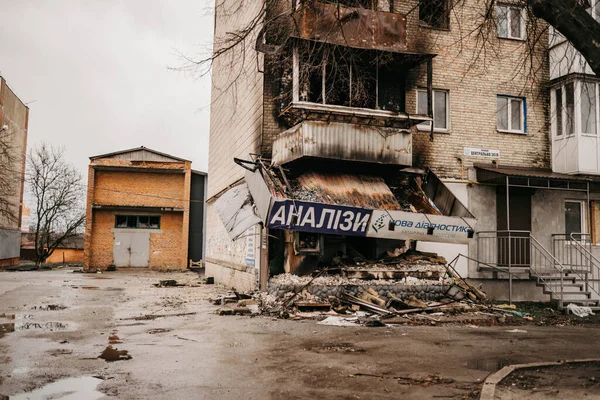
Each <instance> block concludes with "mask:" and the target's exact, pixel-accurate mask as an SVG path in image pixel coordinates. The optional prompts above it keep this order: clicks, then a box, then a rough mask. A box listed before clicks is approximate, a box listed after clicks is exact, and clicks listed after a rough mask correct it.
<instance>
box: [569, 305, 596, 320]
mask: <svg viewBox="0 0 600 400" xmlns="http://www.w3.org/2000/svg"><path fill="white" fill-rule="evenodd" d="M567 310H568V311H569V312H570V313H573V314H574V315H577V316H578V317H580V318H584V317H588V316H590V315H594V312H593V311H592V309H591V307H584V306H578V305H576V304H573V303H569V305H567Z"/></svg>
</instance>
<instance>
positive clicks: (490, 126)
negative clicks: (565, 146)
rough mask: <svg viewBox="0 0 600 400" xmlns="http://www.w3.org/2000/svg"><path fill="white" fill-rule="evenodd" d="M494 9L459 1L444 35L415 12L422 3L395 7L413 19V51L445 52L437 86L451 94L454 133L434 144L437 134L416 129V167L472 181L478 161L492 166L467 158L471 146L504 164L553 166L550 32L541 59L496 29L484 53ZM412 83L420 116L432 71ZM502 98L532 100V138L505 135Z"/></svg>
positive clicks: (411, 96) (412, 100)
mask: <svg viewBox="0 0 600 400" xmlns="http://www.w3.org/2000/svg"><path fill="white" fill-rule="evenodd" d="M487 3H488V2H482V1H479V0H465V1H462V2H459V4H458V5H456V6H455V8H454V9H453V11H452V13H451V17H450V30H449V31H443V30H433V29H428V28H425V27H421V26H419V13H418V10H415V11H413V12H412V13H409V11H410V10H411V9H413V7H414V6H416V4H417V2H416V1H415V0H412V1H403V2H395V4H396V8H397V11H399V12H402V13H409V14H408V18H407V45H408V50H409V51H424V52H427V53H432V54H437V56H436V57H435V58H434V59H433V87H434V89H436V88H437V89H445V90H449V98H450V108H449V111H450V129H449V130H448V132H447V133H435V134H434V141H430V140H429V132H423V131H418V130H417V129H416V128H413V130H412V133H413V163H414V165H416V166H429V167H431V168H433V169H434V170H435V171H436V172H438V173H439V174H440V175H441V176H443V177H451V178H460V179H466V177H467V176H466V171H467V168H468V167H471V166H472V165H473V162H489V161H490V159H486V158H479V157H471V156H467V157H466V156H464V148H465V147H473V148H484V149H494V150H500V159H499V160H498V162H499V163H500V164H503V165H516V166H523V167H544V168H549V167H550V141H549V135H548V111H547V108H546V107H547V103H548V101H549V98H548V93H547V91H546V89H545V84H546V83H547V80H548V74H549V72H548V71H549V70H548V60H547V56H546V51H547V38H546V34H545V33H542V34H541V38H540V40H539V41H538V43H537V45H536V46H535V47H534V49H533V57H528V56H527V53H528V52H529V50H530V49H529V46H528V44H527V43H526V42H524V41H517V40H507V39H501V38H498V37H497V34H496V31H495V30H494V29H492V30H491V31H490V32H489V37H488V39H487V42H486V43H485V49H484V47H482V42H481V37H478V35H477V32H478V31H477V26H478V24H480V23H481V21H482V17H481V16H482V15H484V13H485V7H486V5H487ZM537 23H538V24H541V25H542V27H543V26H544V24H543V23H542V22H539V21H538V22H537ZM531 27H532V24H531V23H529V29H531ZM471 32H475V33H471ZM408 83H409V85H408V86H407V99H406V101H407V110H408V111H409V112H415V111H416V88H417V87H421V88H423V87H426V67H425V66H424V65H423V66H422V67H421V68H420V69H419V70H417V71H415V73H413V75H412V76H411V78H410V79H409V82H408ZM498 94H504V95H512V96H520V97H525V98H526V100H527V134H525V135H520V134H512V133H501V132H498V131H497V129H496V125H497V123H496V119H497V117H496V95H498Z"/></svg>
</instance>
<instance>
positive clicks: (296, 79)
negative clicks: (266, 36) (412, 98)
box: [292, 46, 407, 116]
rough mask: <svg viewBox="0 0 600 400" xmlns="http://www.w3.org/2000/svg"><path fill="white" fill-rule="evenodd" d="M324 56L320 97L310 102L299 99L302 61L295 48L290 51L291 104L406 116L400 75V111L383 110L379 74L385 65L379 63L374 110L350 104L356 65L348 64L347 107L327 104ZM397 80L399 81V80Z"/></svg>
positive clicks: (376, 67)
mask: <svg viewBox="0 0 600 400" xmlns="http://www.w3.org/2000/svg"><path fill="white" fill-rule="evenodd" d="M325 57H326V54H323V55H322V56H321V62H320V68H321V84H320V86H321V96H320V101H310V100H305V99H302V100H301V99H300V96H301V87H302V85H303V84H305V82H304V80H302V79H301V77H300V67H301V63H302V62H303V61H301V55H300V51H299V49H298V47H297V46H295V47H294V49H293V51H292V64H293V65H292V68H293V73H292V103H293V104H315V105H323V106H331V107H340V108H344V109H348V110H365V111H367V112H370V113H373V112H375V113H382V116H387V115H389V116H394V115H399V114H400V115H406V114H407V109H406V92H407V89H406V76H404V75H402V76H401V77H400V78H401V79H403V81H402V82H403V83H402V85H403V102H404V104H402V110H399V111H396V110H389V109H385V108H384V107H386V106H387V105H388V104H387V103H386V104H383V103H382V99H381V98H380V97H381V96H382V92H383V90H382V89H381V86H382V85H384V84H385V82H384V81H383V80H382V79H380V75H383V74H382V73H381V72H382V70H383V69H384V68H385V65H381V64H379V63H377V64H376V65H375V66H374V71H375V77H374V81H375V97H374V99H375V108H369V107H361V106H360V105H353V104H352V100H353V93H354V92H353V85H352V82H353V75H354V72H353V71H354V70H355V68H356V65H353V64H350V65H349V75H348V82H347V83H348V87H347V89H348V96H349V101H348V105H342V104H336V103H331V102H328V100H327V98H328V96H327V93H328V91H327V88H328V86H327V85H328V84H329V83H328V80H327V65H328V58H325ZM400 78H399V79H400Z"/></svg>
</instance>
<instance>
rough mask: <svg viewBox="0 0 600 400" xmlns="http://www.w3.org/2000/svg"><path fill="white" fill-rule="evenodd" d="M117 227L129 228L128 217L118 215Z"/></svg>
mask: <svg viewBox="0 0 600 400" xmlns="http://www.w3.org/2000/svg"><path fill="white" fill-rule="evenodd" d="M115 227H117V228H127V217H126V216H125V215H117V217H116V222H115Z"/></svg>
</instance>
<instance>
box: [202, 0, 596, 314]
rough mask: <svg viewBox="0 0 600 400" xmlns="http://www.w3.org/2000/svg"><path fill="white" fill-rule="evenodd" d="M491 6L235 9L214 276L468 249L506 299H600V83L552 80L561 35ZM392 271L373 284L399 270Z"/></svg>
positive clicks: (219, 52)
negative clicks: (599, 251) (599, 239)
mask: <svg viewBox="0 0 600 400" xmlns="http://www.w3.org/2000/svg"><path fill="white" fill-rule="evenodd" d="M487 6H488V4H487V2H481V1H478V0H465V1H461V2H453V1H451V0H421V1H417V0H379V1H378V0H339V1H333V0H332V1H326V0H321V1H317V0H304V1H303V0H277V1H276V0H273V1H266V2H264V1H259V0H256V1H251V0H246V1H244V2H243V4H242V5H240V4H239V2H237V1H224V2H221V3H219V5H218V6H217V7H216V9H215V13H216V15H215V21H216V24H215V43H214V49H215V53H214V54H215V57H214V60H213V66H212V69H213V75H212V79H213V91H212V108H211V131H210V146H209V152H210V156H209V158H210V159H209V172H210V174H211V175H212V177H213V178H212V179H211V181H210V182H209V186H208V194H207V199H208V200H207V233H208V237H207V259H206V260H207V262H206V266H207V270H206V273H207V275H208V276H214V278H215V280H216V281H217V282H221V283H224V284H226V285H229V286H233V287H236V288H238V289H241V290H252V289H256V288H260V289H262V290H266V289H267V287H268V285H269V279H270V278H271V277H273V276H274V275H277V274H280V273H283V272H287V273H291V274H296V275H310V274H313V273H314V272H315V271H317V270H319V271H322V270H325V269H326V270H335V271H340V270H341V271H342V274H345V276H349V275H348V271H352V270H353V269H354V270H355V269H356V267H357V266H366V265H369V264H372V265H377V266H379V267H381V265H385V266H389V265H392V264H393V262H391V261H390V260H392V261H393V260H399V257H401V256H402V254H405V255H407V254H429V255H430V256H431V257H433V258H435V257H436V256H435V255H439V256H443V257H445V259H446V260H447V261H451V260H453V259H455V258H456V257H457V256H458V255H459V254H462V255H464V256H463V257H459V258H458V261H457V262H456V263H454V264H453V265H454V266H455V268H456V270H457V271H458V272H459V273H460V275H462V276H463V277H465V278H469V279H471V280H472V281H474V282H476V283H477V284H480V285H481V287H482V288H483V290H484V291H487V292H488V293H490V294H491V295H492V297H496V298H511V299H513V300H540V299H541V300H554V301H557V302H558V303H559V304H561V305H562V303H563V301H570V300H572V301H579V302H580V303H586V304H587V303H591V302H593V301H595V299H596V297H597V286H598V284H597V283H594V279H593V278H594V276H593V273H592V272H593V271H595V270H596V269H597V268H600V265H599V266H598V267H594V266H593V265H591V264H594V262H593V260H594V259H593V257H592V254H593V253H594V246H595V243H596V238H595V227H594V223H596V222H595V221H596V220H597V218H593V217H594V213H596V212H598V211H597V206H596V202H595V199H598V200H600V196H598V195H595V194H594V193H595V192H596V190H595V189H596V185H597V184H596V182H600V179H599V178H597V177H595V176H594V175H597V174H600V161H599V160H600V158H598V157H599V156H598V154H599V153H598V152H596V153H595V156H594V155H592V154H591V153H590V154H587V153H586V154H587V155H586V154H584V153H585V152H586V151H587V152H592V151H593V149H595V148H596V147H597V146H596V142H594V145H593V146H591V142H590V146H588V144H583V142H582V141H583V140H587V141H590V140H591V136H592V135H591V134H589V133H588V131H589V130H590V129H592V128H590V126H592V125H593V129H594V130H596V129H597V128H596V127H597V125H598V104H599V102H598V101H597V98H596V97H590V99H592V98H593V100H589V101H588V102H587V103H585V104H584V102H583V101H582V100H581V99H582V97H581V94H582V93H583V88H585V89H586V90H587V91H588V92H590V91H592V90H593V93H594V95H595V96H597V95H598V86H597V82H596V81H595V80H594V79H591V78H590V76H589V74H588V75H586V74H585V71H575V73H573V72H569V71H562V70H561V72H557V71H555V69H554V68H552V67H553V66H554V64H555V62H553V61H552V58H551V57H549V54H551V53H549V50H548V49H549V45H548V44H549V43H548V41H549V40H556V39H552V38H550V39H549V38H548V34H546V33H545V30H546V26H545V25H544V24H543V23H542V22H540V21H537V20H533V19H531V17H529V16H527V15H526V11H525V9H523V8H521V7H520V6H519V5H516V4H512V3H510V2H507V3H495V4H494V5H493V7H492V8H491V9H488V8H487ZM486 16H487V17H486ZM483 32H485V33H486V34H485V35H483V36H482V34H483ZM531 32H534V33H536V35H534V36H536V37H538V38H539V37H542V39H541V40H536V41H531V40H530V39H529V37H528V35H531ZM540 32H542V33H540ZM550 36H552V32H551V35H550ZM482 37H484V39H482ZM240 38H242V39H240ZM563 42H564V40H563ZM561 43H562V42H561ZM563 45H564V46H567V47H568V46H569V44H568V43H563ZM553 46H554V47H553V50H552V51H558V50H556V49H558V48H560V46H561V44H560V43H559V44H558V45H556V44H553ZM564 52H565V53H568V50H564ZM569 65H572V64H569ZM559 69H560V68H559ZM532 71H535V73H534V74H533V73H532ZM580 72H581V73H580ZM569 74H571V75H569ZM588 78H589V79H588ZM549 84H550V85H551V86H552V87H553V89H552V96H551V98H552V99H553V100H552V102H550V100H549V93H548V90H547V87H548V85H549ZM556 99H558V100H556ZM590 102H592V103H590ZM556 110H560V112H556ZM590 110H593V116H590V115H591V113H592V111H590ZM584 111H585V112H587V114H585V118H587V119H586V121H587V122H585V123H584V122H583V121H582V119H581V118H579V117H580V116H583V115H584ZM582 118H583V117H582ZM590 118H591V119H590ZM590 121H594V122H593V124H592V122H590ZM557 124H558V128H557ZM586 124H587V125H586ZM550 126H552V133H551V132H549V127H550ZM558 132H560V133H558ZM594 132H596V131H594ZM596 134H597V132H596V133H594V134H593V135H594V138H595V135H596ZM584 137H585V139H584ZM559 140H563V141H564V142H559ZM594 140H595V139H594ZM569 146H570V147H569ZM567 147H568V149H567ZM565 149H566V150H565ZM573 149H579V153H578V154H579V156H578V157H575V158H573V157H572V156H570V155H569V154H573V151H575V150H573ZM594 157H595V158H594ZM586 162H587V164H586ZM573 163H575V164H573ZM571 164H573V165H571ZM598 204H600V203H598ZM599 216H600V215H599ZM573 242H576V244H575V245H571V243H573ZM432 253H435V255H433V254H432ZM588 253H589V255H590V256H589V257H588ZM584 259H586V260H587V261H583V260H584ZM405 264H406V262H404V264H403V266H404V267H406V265H405ZM599 264H600V263H599ZM359 269H360V268H359ZM374 271H375V273H373V271H371V272H369V271H368V269H366V270H365V271H362V274H359V275H356V276H359V277H361V278H371V279H372V278H380V277H382V276H384V275H386V274H390V277H391V278H393V277H396V278H397V277H398V276H396V275H395V274H394V270H393V268H391V267H389V268H388V267H386V268H383V269H382V268H379V269H376V270H374ZM350 275H352V274H350ZM417 275H418V274H417ZM353 276H355V275H353ZM403 276H412V275H407V274H404V275H403ZM596 279H600V276H596ZM598 298H600V297H598Z"/></svg>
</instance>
